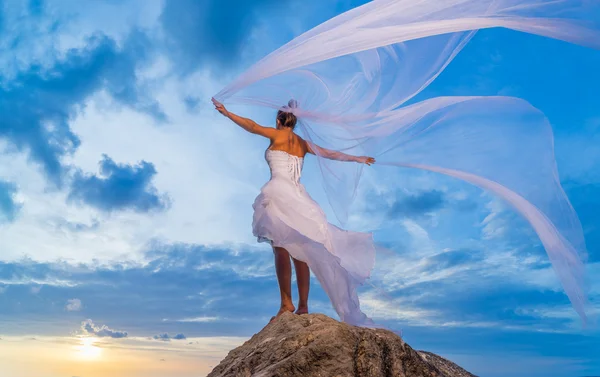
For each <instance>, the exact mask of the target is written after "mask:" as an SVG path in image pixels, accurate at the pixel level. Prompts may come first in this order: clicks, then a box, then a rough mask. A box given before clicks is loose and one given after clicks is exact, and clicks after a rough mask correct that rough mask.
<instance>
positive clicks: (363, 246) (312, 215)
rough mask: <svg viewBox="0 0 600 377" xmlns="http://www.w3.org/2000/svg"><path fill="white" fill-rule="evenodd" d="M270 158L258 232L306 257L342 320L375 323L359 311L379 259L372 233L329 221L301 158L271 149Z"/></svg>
mask: <svg viewBox="0 0 600 377" xmlns="http://www.w3.org/2000/svg"><path fill="white" fill-rule="evenodd" d="M265 157H266V160H267V162H268V164H269V167H270V169H271V179H270V180H269V182H267V184H266V185H264V186H263V188H262V189H261V192H260V194H259V195H258V197H257V198H256V200H255V201H254V205H253V207H254V218H253V221H252V230H253V233H254V235H255V236H256V237H257V238H258V240H259V241H260V242H269V243H270V244H271V245H272V246H274V247H283V248H285V249H286V250H287V251H288V252H289V253H290V255H291V256H292V257H294V258H295V259H298V260H300V261H303V262H306V263H307V264H308V266H309V268H310V269H311V271H312V272H313V274H314V275H315V276H316V277H317V279H318V280H319V283H320V284H321V287H323V290H324V291H325V292H326V293H327V295H328V296H329V299H330V300H331V303H332V304H333V307H334V309H335V311H336V312H337V313H338V315H339V316H340V319H341V320H342V321H344V322H347V323H350V324H353V325H357V326H374V323H373V321H371V319H369V318H368V317H367V316H366V315H365V314H364V313H363V312H362V311H361V310H360V304H359V301H358V295H357V293H356V288H357V287H358V286H359V285H361V284H363V283H364V281H365V280H366V279H367V278H368V277H369V275H370V273H371V269H372V268H373V265H374V264H375V244H374V241H373V236H372V234H370V233H358V232H348V231H344V230H341V229H339V228H338V227H336V226H335V225H333V224H330V223H328V222H327V218H326V217H325V213H324V212H323V210H322V209H321V207H319V205H318V204H317V203H316V202H315V201H314V200H313V199H312V198H311V197H310V196H309V195H308V193H307V192H306V190H305V189H304V186H303V185H302V183H300V177H301V175H302V165H303V159H302V158H300V157H297V156H293V155H290V154H289V153H287V152H284V151H279V150H267V151H266V153H265Z"/></svg>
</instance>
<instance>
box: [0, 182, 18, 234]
mask: <svg viewBox="0 0 600 377" xmlns="http://www.w3.org/2000/svg"><path fill="white" fill-rule="evenodd" d="M16 193H17V186H16V185H15V184H14V183H11V182H5V181H2V180H0V224H2V223H3V222H12V221H15V219H16V217H17V214H18V213H19V210H20V209H21V204H19V203H17V202H16V201H15V195H16Z"/></svg>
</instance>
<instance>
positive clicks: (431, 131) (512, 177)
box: [215, 0, 600, 321]
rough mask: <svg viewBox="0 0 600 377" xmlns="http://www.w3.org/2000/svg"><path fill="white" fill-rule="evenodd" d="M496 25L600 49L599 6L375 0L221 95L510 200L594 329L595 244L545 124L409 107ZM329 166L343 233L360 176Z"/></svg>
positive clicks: (530, 111) (440, 106) (447, 101)
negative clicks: (589, 293)
mask: <svg viewBox="0 0 600 377" xmlns="http://www.w3.org/2000/svg"><path fill="white" fill-rule="evenodd" d="M491 27H505V28H509V29H514V30H518V31H523V32H528V33H533V34H538V35H542V36H546V37H550V38H556V39H561V40H564V41H567V42H572V43H577V44H581V45H584V46H588V47H592V48H600V1H597V0H553V1H549V0H444V1H438V0H419V1H415V0H375V1H372V2H370V3H368V4H365V5H363V6H361V7H358V8H355V9H353V10H350V11H348V12H346V13H344V14H341V15H339V16H337V17H335V18H333V19H331V20H329V21H327V22H325V23H323V24H321V25H319V26H317V27H315V28H314V29H312V30H309V31H308V32H306V33H304V34H302V35H300V36H299V37H297V38H295V39H294V40H292V41H291V42H289V43H288V44H286V45H284V46H283V47H281V48H279V49H278V50H276V51H274V52H272V53H271V54H269V55H268V56H267V57H265V58H264V59H262V60H261V61H259V62H257V63H256V64H255V65H254V66H252V67H250V68H249V69H248V70H247V71H246V72H244V73H243V74H242V75H241V76H240V77H239V78H238V79H237V80H235V81H234V82H232V83H231V84H230V85H228V86H227V87H226V88H224V89H223V90H222V91H221V92H220V93H218V94H217V95H216V96H215V98H216V99H217V100H220V101H222V102H224V103H226V104H230V103H244V104H254V105H259V106H263V107H266V108H271V109H280V108H281V106H282V105H283V104H285V103H287V102H288V100H289V99H291V98H293V99H295V100H296V101H297V103H298V107H297V108H293V109H289V108H288V109H286V111H290V112H293V113H294V114H296V115H297V116H298V117H299V120H300V121H299V129H300V132H301V133H302V135H303V136H304V137H305V139H307V140H308V141H310V142H312V143H314V144H317V145H319V146H321V147H324V148H327V149H330V150H333V151H340V152H344V153H348V154H355V155H370V156H373V157H376V158H377V165H379V164H386V165H395V166H402V167H411V168H417V169H424V170H429V171H434V172H438V173H441V174H446V175H449V176H452V177H456V178H458V179H461V180H464V181H467V182H470V183H472V184H474V185H477V186H479V187H481V188H483V189H485V190H488V191H490V192H492V193H494V194H496V195H498V196H499V197H501V198H503V199H504V200H505V201H506V202H508V203H509V204H510V205H511V206H512V207H513V208H514V209H515V210H516V211H518V212H519V213H520V214H521V215H523V216H524V217H525V218H526V219H527V220H528V221H529V223H530V224H531V225H532V227H533V228H534V229H535V231H536V233H537V234H538V236H539V237H540V240H541V241H542V243H543V245H544V247H545V249H546V251H547V253H548V255H549V258H550V260H551V262H552V266H553V267H554V269H555V271H556V273H557V275H558V277H559V279H560V281H561V283H562V285H563V287H564V289H565V292H566V293H567V295H568V297H569V299H570V300H571V303H572V304H573V306H574V308H575V310H576V311H577V312H578V313H579V315H580V316H581V318H582V319H583V320H584V321H585V318H586V314H585V301H586V299H585V298H586V293H585V283H584V265H583V261H584V260H585V258H586V248H585V241H584V237H583V231H582V229H581V225H580V223H579V220H578V218H577V215H576V213H575V211H574V210H573V208H572V206H571V204H570V203H569V201H568V198H567V197H566V195H565V193H564V191H563V190H562V188H561V186H560V182H559V180H558V174H557V169H556V163H555V160H554V146H553V135H552V129H551V127H550V125H549V123H548V121H547V120H546V118H545V117H544V115H543V114H541V113H540V112H539V111H538V110H537V109H535V108H533V107H532V106H531V105H529V104H528V103H527V102H525V101H523V100H519V99H515V98H508V97H437V98H431V99H428V100H425V101H422V102H418V103H416V104H412V105H409V106H407V105H406V103H407V101H409V100H410V99H411V98H413V97H414V96H415V95H416V94H418V93H419V92H420V91H422V90H423V89H424V88H425V87H427V85H429V83H431V82H432V81H433V80H434V79H435V78H436V77H437V76H438V75H439V74H440V72H442V71H443V69H444V68H445V67H446V66H447V65H448V64H449V63H450V62H451V60H452V59H453V58H454V57H455V56H456V55H457V54H458V53H459V52H460V50H461V49H462V48H463V47H464V46H465V45H466V43H468V41H469V40H470V39H471V38H472V36H473V35H474V33H475V32H476V30H477V29H481V28H491ZM326 157H330V156H324V155H321V156H319V166H320V168H321V171H322V173H323V183H324V186H325V189H326V192H327V194H328V198H329V201H330V203H331V206H332V208H333V209H334V211H335V213H336V215H337V217H338V219H339V220H340V222H341V223H342V224H343V223H344V222H345V220H346V219H347V216H348V208H349V206H350V204H351V202H352V200H353V198H354V196H355V193H356V187H357V184H358V181H359V179H360V176H361V169H362V167H361V165H359V164H349V163H347V162H341V161H336V160H332V159H328V158H326Z"/></svg>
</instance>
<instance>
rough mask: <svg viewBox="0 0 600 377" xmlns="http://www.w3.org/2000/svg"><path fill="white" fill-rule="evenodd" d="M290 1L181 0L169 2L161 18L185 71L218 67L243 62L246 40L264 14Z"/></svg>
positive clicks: (173, 50) (173, 49) (175, 57)
mask: <svg viewBox="0 0 600 377" xmlns="http://www.w3.org/2000/svg"><path fill="white" fill-rule="evenodd" d="M287 2H288V1H287V0H284V1H278V0H254V1H246V0H204V1H196V0H178V1H167V2H165V7H164V9H163V13H162V15H161V17H160V21H161V24H162V26H163V29H164V32H165V35H166V36H167V39H168V45H169V47H168V48H169V50H170V51H171V52H172V53H174V60H175V61H176V62H177V64H178V66H179V67H180V68H181V69H182V70H183V71H192V70H194V69H196V68H198V67H199V66H201V65H202V64H207V63H208V64H210V65H212V67H214V68H216V69H222V68H230V67H232V66H234V65H236V64H238V63H239V62H240V57H241V53H242V50H243V48H244V42H245V41H246V40H248V38H249V36H250V35H251V34H252V30H253V29H254V28H255V27H256V26H257V24H258V22H259V20H260V17H261V15H263V14H264V13H265V12H268V11H269V10H270V9H273V7H281V6H282V5H285V4H286V3H287Z"/></svg>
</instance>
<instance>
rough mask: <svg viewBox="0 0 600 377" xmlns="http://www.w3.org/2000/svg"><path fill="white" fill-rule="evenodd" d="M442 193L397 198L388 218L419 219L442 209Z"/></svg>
mask: <svg viewBox="0 0 600 377" xmlns="http://www.w3.org/2000/svg"><path fill="white" fill-rule="evenodd" d="M445 204H446V199H445V197H444V193H443V192H441V191H438V190H431V191H422V192H420V193H418V194H415V195H408V196H403V197H399V198H398V199H397V200H396V202H395V203H394V204H393V205H392V208H391V209H390V210H389V216H390V217H392V218H397V217H419V216H423V215H426V214H428V213H431V212H434V211H437V210H439V209H441V208H443V207H444V206H445Z"/></svg>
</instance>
